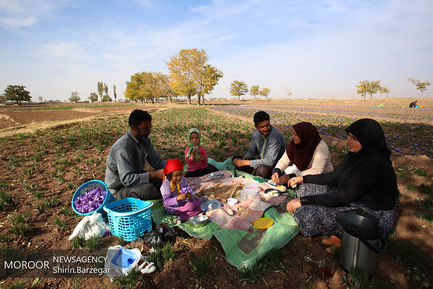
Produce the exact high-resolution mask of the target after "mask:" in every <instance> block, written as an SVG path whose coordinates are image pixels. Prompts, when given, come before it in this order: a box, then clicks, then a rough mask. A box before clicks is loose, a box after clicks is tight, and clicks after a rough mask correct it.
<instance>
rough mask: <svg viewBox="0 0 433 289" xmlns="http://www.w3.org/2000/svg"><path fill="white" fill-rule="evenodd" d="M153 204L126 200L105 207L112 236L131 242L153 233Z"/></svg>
mask: <svg viewBox="0 0 433 289" xmlns="http://www.w3.org/2000/svg"><path fill="white" fill-rule="evenodd" d="M152 206H153V203H152V202H149V201H142V200H139V199H136V198H124V199H120V200H118V201H114V202H111V203H109V204H107V205H106V206H104V210H105V211H106V212H107V216H108V223H109V225H110V231H111V234H112V235H114V236H116V237H119V238H122V239H123V240H125V241H127V242H130V241H134V240H137V239H138V237H139V236H143V235H144V232H145V231H147V232H150V231H152V215H151V211H150V207H152Z"/></svg>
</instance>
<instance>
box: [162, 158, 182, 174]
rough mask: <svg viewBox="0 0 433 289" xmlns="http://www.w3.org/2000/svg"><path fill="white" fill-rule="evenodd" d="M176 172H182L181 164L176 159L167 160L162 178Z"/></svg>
mask: <svg viewBox="0 0 433 289" xmlns="http://www.w3.org/2000/svg"><path fill="white" fill-rule="evenodd" d="M177 170H182V171H183V164H182V162H181V161H180V160H178V159H169V160H167V163H166V165H165V167H164V170H163V173H164V176H166V175H168V174H169V173H171V172H173V171H177Z"/></svg>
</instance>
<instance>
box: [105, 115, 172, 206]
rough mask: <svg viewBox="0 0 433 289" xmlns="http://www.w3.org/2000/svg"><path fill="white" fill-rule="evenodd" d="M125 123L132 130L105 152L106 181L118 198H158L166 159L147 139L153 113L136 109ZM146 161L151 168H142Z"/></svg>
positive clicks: (150, 129)
mask: <svg viewBox="0 0 433 289" xmlns="http://www.w3.org/2000/svg"><path fill="white" fill-rule="evenodd" d="M128 123H129V126H130V127H131V129H130V130H128V131H127V132H126V134H125V135H123V136H122V137H121V138H119V139H118V140H117V141H116V142H115V143H114V145H113V146H112V147H111V150H110V153H109V154H108V157H107V168H106V171H105V183H106V184H107V186H108V188H109V190H110V192H111V193H112V194H113V196H114V197H115V198H116V199H117V200H119V199H122V198H127V197H133V198H137V199H142V200H149V199H159V198H161V193H160V191H159V188H160V187H161V184H162V175H163V173H162V169H163V168H164V166H165V161H163V160H162V158H161V157H160V155H159V154H158V153H157V152H156V150H155V148H154V147H153V144H152V142H151V141H150V139H149V138H148V136H149V134H150V133H151V131H152V116H151V115H150V114H149V113H148V112H147V111H143V110H140V109H136V110H134V111H133V112H132V113H131V114H130V115H129V121H128ZM146 161H147V162H148V163H149V165H150V166H152V168H154V170H153V171H149V172H146V171H145V170H144V167H145V165H146Z"/></svg>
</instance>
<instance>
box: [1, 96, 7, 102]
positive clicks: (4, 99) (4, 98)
mask: <svg viewBox="0 0 433 289" xmlns="http://www.w3.org/2000/svg"><path fill="white" fill-rule="evenodd" d="M5 102H6V96H5V95H4V94H0V103H5Z"/></svg>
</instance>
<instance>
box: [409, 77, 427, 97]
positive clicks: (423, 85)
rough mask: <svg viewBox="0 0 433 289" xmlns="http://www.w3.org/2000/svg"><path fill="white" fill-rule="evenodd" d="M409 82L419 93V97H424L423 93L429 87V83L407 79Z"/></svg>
mask: <svg viewBox="0 0 433 289" xmlns="http://www.w3.org/2000/svg"><path fill="white" fill-rule="evenodd" d="M409 81H410V82H412V83H413V84H414V85H415V87H416V89H417V90H419V91H420V92H421V95H424V91H426V90H427V86H430V81H428V80H426V81H420V80H418V79H414V78H409Z"/></svg>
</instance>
